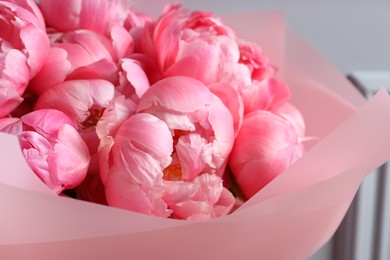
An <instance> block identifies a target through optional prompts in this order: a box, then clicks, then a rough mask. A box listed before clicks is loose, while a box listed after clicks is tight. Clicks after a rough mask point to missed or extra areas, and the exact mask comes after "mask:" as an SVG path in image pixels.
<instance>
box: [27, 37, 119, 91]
mask: <svg viewBox="0 0 390 260" xmlns="http://www.w3.org/2000/svg"><path fill="white" fill-rule="evenodd" d="M50 39H51V45H52V48H51V49H50V53H49V57H48V59H47V62H46V63H45V65H44V67H43V68H42V70H41V71H40V73H38V75H37V76H36V77H35V78H34V79H33V80H32V81H31V83H30V85H29V88H30V89H31V90H32V91H33V92H34V93H35V94H38V95H40V94H42V93H43V92H45V91H46V90H47V89H49V88H51V87H52V86H54V85H57V84H59V83H62V82H63V81H65V80H72V79H105V80H108V81H111V82H115V81H116V80H117V76H116V72H117V67H116V60H115V52H114V49H113V46H112V44H111V42H110V41H109V39H108V38H106V37H104V36H103V35H100V34H97V33H95V32H93V31H89V30H77V31H72V32H69V33H51V34H50Z"/></svg>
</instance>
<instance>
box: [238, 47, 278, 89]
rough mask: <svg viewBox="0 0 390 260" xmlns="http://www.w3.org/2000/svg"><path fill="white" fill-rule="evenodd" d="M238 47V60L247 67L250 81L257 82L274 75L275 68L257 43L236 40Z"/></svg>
mask: <svg viewBox="0 0 390 260" xmlns="http://www.w3.org/2000/svg"><path fill="white" fill-rule="evenodd" d="M238 47H239V49H240V60H239V62H240V63H242V64H245V65H246V66H247V67H248V69H249V70H250V72H251V77H252V81H257V82H259V81H262V80H264V79H268V78H271V77H272V76H274V74H275V68H274V67H273V66H272V65H271V64H270V63H269V60H268V57H267V56H266V55H265V54H264V53H263V52H262V50H261V49H260V47H259V46H258V45H257V44H255V43H251V42H247V41H243V40H238Z"/></svg>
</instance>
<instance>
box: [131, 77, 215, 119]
mask: <svg viewBox="0 0 390 260" xmlns="http://www.w3.org/2000/svg"><path fill="white" fill-rule="evenodd" d="M212 100H213V98H212V94H211V92H210V91H209V90H208V89H207V87H206V86H205V85H204V84H202V83H201V82H200V81H198V80H195V79H192V78H189V77H171V78H166V79H163V80H160V81H158V82H157V83H156V84H154V85H152V86H151V87H150V88H149V91H147V92H146V93H145V94H144V96H143V98H142V99H141V100H140V103H139V105H138V109H137V111H143V110H146V109H148V108H151V107H153V106H156V107H163V108H164V109H167V110H172V111H180V112H181V113H188V112H193V111H196V110H198V109H204V108H206V107H207V106H209V105H211V104H212V102H213V101H212Z"/></svg>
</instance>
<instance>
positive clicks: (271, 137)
mask: <svg viewBox="0 0 390 260" xmlns="http://www.w3.org/2000/svg"><path fill="white" fill-rule="evenodd" d="M302 153H303V146H302V144H301V143H300V140H299V138H298V134H297V131H296V129H295V128H294V127H293V125H292V124H291V123H290V122H289V121H288V120H286V119H285V118H283V117H282V116H279V115H276V114H274V113H272V112H269V111H265V110H258V111H255V112H252V113H250V114H247V115H246V116H245V117H244V120H243V123H242V126H241V129H240V132H239V133H238V135H237V137H236V140H235V143H234V147H233V150H232V153H231V155H230V158H229V166H230V168H231V170H232V173H233V176H234V177H235V180H236V182H237V183H238V185H239V187H240V189H241V191H242V193H243V194H244V195H245V196H246V198H248V199H249V198H250V197H252V196H253V195H254V194H255V193H256V192H258V191H259V190H260V189H262V188H263V187H264V186H266V185H267V184H268V183H269V182H271V181H272V180H273V179H274V178H275V177H276V176H278V175H279V174H280V173H282V172H283V171H284V170H285V169H287V168H288V167H289V166H290V165H291V164H292V163H294V162H295V161H296V160H297V159H298V158H300V157H301V156H302Z"/></svg>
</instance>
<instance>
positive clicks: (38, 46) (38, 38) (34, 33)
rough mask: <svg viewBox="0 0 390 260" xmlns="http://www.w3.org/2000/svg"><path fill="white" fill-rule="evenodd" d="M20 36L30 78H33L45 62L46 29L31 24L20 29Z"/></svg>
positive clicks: (46, 48)
mask: <svg viewBox="0 0 390 260" xmlns="http://www.w3.org/2000/svg"><path fill="white" fill-rule="evenodd" d="M20 38H21V39H22V42H23V44H24V46H25V49H24V50H25V52H26V53H25V55H26V57H27V62H28V65H29V67H30V78H33V77H34V76H35V75H36V74H37V73H38V72H39V71H40V70H41V68H42V66H43V65H44V64H45V63H46V59H47V57H48V55H49V49H50V43H49V38H48V36H47V34H46V31H43V30H41V29H40V28H37V27H35V26H33V25H31V24H29V25H26V26H24V27H23V28H22V29H21V30H20Z"/></svg>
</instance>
